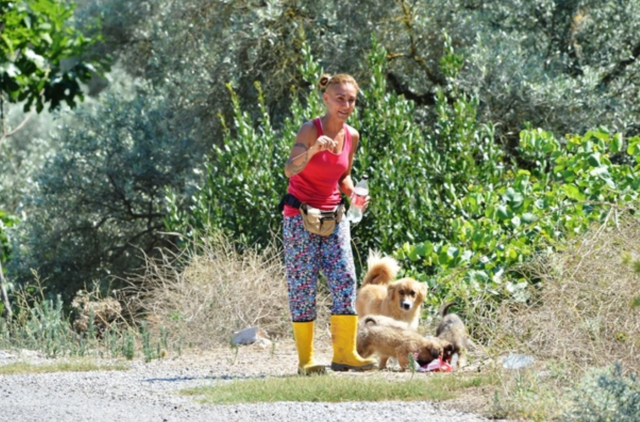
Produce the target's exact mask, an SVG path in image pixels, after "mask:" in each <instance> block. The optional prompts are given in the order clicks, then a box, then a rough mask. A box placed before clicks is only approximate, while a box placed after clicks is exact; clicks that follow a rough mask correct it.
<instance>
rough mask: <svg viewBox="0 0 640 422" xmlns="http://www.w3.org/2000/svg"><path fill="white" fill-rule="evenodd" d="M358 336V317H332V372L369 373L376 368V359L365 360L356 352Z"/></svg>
mask: <svg viewBox="0 0 640 422" xmlns="http://www.w3.org/2000/svg"><path fill="white" fill-rule="evenodd" d="M357 335H358V316H357V315H331V342H332V343H333V359H332V360H331V369H332V370H334V371H348V370H349V369H352V370H354V371H367V370H369V369H374V368H375V364H376V360H375V359H363V358H362V357H361V356H360V355H359V354H358V352H357V351H356V336H357Z"/></svg>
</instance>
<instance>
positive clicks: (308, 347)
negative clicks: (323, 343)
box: [293, 321, 326, 375]
mask: <svg viewBox="0 0 640 422" xmlns="http://www.w3.org/2000/svg"><path fill="white" fill-rule="evenodd" d="M313 325H314V323H313V321H309V322H294V323H293V337H294V339H295V340H296V349H298V374H300V375H311V374H324V373H326V367H325V366H324V365H318V364H317V363H316V362H315V361H314V360H313Z"/></svg>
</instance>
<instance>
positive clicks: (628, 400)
mask: <svg viewBox="0 0 640 422" xmlns="http://www.w3.org/2000/svg"><path fill="white" fill-rule="evenodd" d="M573 400H574V406H573V409H572V410H571V411H570V412H568V413H567V414H566V415H564V417H563V418H561V419H562V420H565V421H576V422H605V421H617V422H627V421H628V422H632V421H637V420H639V419H640V383H639V382H638V379H637V377H636V376H635V375H634V374H628V375H625V374H623V372H622V366H620V365H618V364H616V365H613V366H609V367H608V368H606V369H599V370H593V371H591V373H590V374H588V375H587V376H585V377H584V379H583V380H582V382H581V383H580V385H579V386H578V388H577V389H576V390H575V392H574V393H573Z"/></svg>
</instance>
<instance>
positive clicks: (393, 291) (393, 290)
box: [387, 284, 396, 299]
mask: <svg viewBox="0 0 640 422" xmlns="http://www.w3.org/2000/svg"><path fill="white" fill-rule="evenodd" d="M387 296H389V297H390V298H392V299H395V297H396V285H395V284H389V286H387Z"/></svg>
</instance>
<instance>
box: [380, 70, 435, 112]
mask: <svg viewBox="0 0 640 422" xmlns="http://www.w3.org/2000/svg"><path fill="white" fill-rule="evenodd" d="M387 80H388V81H389V85H390V86H391V88H392V89H393V90H394V91H395V92H396V94H400V95H404V97H405V98H406V99H407V100H411V101H413V102H415V103H416V104H418V105H435V103H436V94H434V93H433V92H427V93H426V94H416V93H415V92H412V91H411V90H410V89H409V88H408V87H407V86H405V85H404V84H403V83H402V82H400V79H398V77H397V76H396V75H394V74H393V73H391V72H389V73H387Z"/></svg>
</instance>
